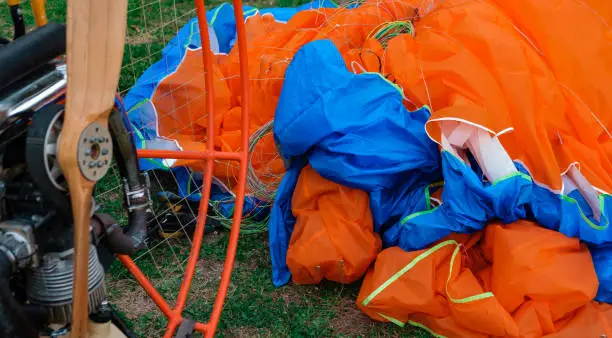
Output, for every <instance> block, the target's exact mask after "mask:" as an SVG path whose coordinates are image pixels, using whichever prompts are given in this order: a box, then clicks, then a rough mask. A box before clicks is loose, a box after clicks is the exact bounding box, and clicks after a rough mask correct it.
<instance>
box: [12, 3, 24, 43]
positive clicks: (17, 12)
mask: <svg viewBox="0 0 612 338" xmlns="http://www.w3.org/2000/svg"><path fill="white" fill-rule="evenodd" d="M9 7H10V11H11V18H12V19H13V27H14V28H15V36H14V39H17V38H18V37H21V36H23V35H24V34H25V22H24V21H23V12H22V11H21V6H20V5H19V4H17V5H12V6H9Z"/></svg>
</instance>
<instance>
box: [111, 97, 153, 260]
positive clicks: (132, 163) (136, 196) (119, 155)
mask: <svg viewBox="0 0 612 338" xmlns="http://www.w3.org/2000/svg"><path fill="white" fill-rule="evenodd" d="M108 124H109V130H110V133H111V135H112V139H113V149H114V152H113V154H114V158H115V162H116V163H117V168H118V169H119V174H120V175H121V177H123V178H125V180H126V183H127V184H126V187H125V189H126V199H125V204H126V206H127V207H128V225H127V227H125V229H124V230H123V233H124V234H125V236H127V237H129V239H130V241H131V247H130V248H129V251H124V252H125V253H126V254H132V253H134V252H136V251H138V250H139V249H140V248H142V246H143V244H144V241H145V239H146V238H147V221H148V219H149V213H150V205H151V197H150V196H151V195H150V192H149V184H148V182H147V181H146V177H145V176H143V175H142V174H141V172H140V166H139V164H138V158H137V157H136V147H135V146H134V142H133V139H132V136H131V135H130V133H129V132H128V130H127V128H126V126H125V123H124V121H123V115H122V112H121V111H120V110H119V109H113V111H112V112H111V114H110V117H109V122H108ZM118 238H119V237H117V240H118ZM124 248H125V249H128V248H127V247H124Z"/></svg>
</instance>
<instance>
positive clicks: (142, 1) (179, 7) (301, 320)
mask: <svg viewBox="0 0 612 338" xmlns="http://www.w3.org/2000/svg"><path fill="white" fill-rule="evenodd" d="M219 3H220V2H219V1H218V0H214V1H213V2H208V7H214V6H216V5H218V4H219ZM249 4H251V5H254V6H257V7H269V6H271V5H273V4H274V3H273V0H256V1H250V2H249ZM22 6H23V8H24V13H25V16H26V23H27V24H28V26H29V27H32V25H33V20H32V17H31V12H30V10H29V3H28V2H24V3H23V4H22ZM65 9H66V7H65V1H64V0H48V2H47V14H48V16H49V19H50V20H52V21H58V22H62V21H64V20H65ZM193 16H194V13H193V2H192V1H191V0H154V1H151V0H130V1H129V7H128V17H129V18H128V37H127V41H126V47H125V57H124V67H123V69H122V73H121V80H120V90H121V91H122V92H125V91H126V90H128V89H129V88H130V87H131V86H132V85H133V83H134V81H135V80H136V79H137V78H138V76H140V74H142V72H143V71H144V70H145V69H147V68H148V67H149V66H150V65H151V64H152V63H153V62H155V61H157V60H158V59H159V57H160V54H161V50H162V48H163V47H164V46H165V44H166V43H167V42H168V41H169V40H170V39H171V38H172V37H173V36H174V34H175V32H176V31H177V29H178V28H180V27H181V26H182V25H184V24H185V23H186V22H187V21H189V19H191V18H192V17H193ZM10 35H11V21H10V17H9V12H8V9H7V5H6V1H3V0H0V36H10ZM92 43H95V42H92ZM157 177H158V176H157V174H156V175H155V178H156V179H155V180H154V182H153V183H154V185H155V184H157V185H158V186H159V185H163V186H164V188H167V189H172V180H170V181H169V184H168V181H163V180H161V181H160V180H158V179H157ZM162 182H164V183H162ZM96 192H97V199H98V202H100V203H102V204H103V206H104V209H105V210H106V211H108V212H110V213H112V214H114V215H115V216H116V217H117V218H118V219H120V220H123V221H124V220H125V212H124V211H123V207H122V205H121V196H122V192H121V184H120V181H119V179H118V176H117V175H116V173H115V172H114V171H111V172H110V173H109V175H107V177H105V179H104V180H103V181H101V182H100V183H98V186H97V188H96ZM156 208H157V210H156V211H157V213H158V214H159V213H161V212H162V211H163V209H164V206H162V205H157V206H156ZM189 244H190V242H189V238H188V237H183V238H178V239H156V240H151V241H150V242H149V243H148V246H147V248H146V250H143V252H141V253H139V254H138V255H137V258H136V261H137V264H138V265H139V267H140V268H141V269H142V271H143V272H144V273H145V274H146V275H147V276H148V277H149V279H150V280H151V281H152V282H153V284H154V285H155V286H156V288H157V289H158V290H159V292H160V293H161V294H162V295H163V296H164V297H165V298H166V300H168V301H169V302H170V305H173V302H172V300H173V299H175V297H176V294H177V291H178V288H179V286H180V282H181V280H182V272H183V267H184V265H185V264H184V262H185V261H186V259H187V257H188V255H189V248H190V245H189ZM226 244H227V232H224V231H217V232H213V233H210V234H207V235H206V236H205V242H204V244H203V248H202V250H201V253H200V257H201V259H200V260H199V262H198V265H197V269H196V275H195V279H194V282H193V284H192V289H191V293H190V297H189V301H188V305H187V308H186V310H185V313H184V314H185V315H186V316H189V317H191V318H193V319H195V320H199V321H206V320H207V318H208V315H209V313H210V311H211V309H212V302H213V301H214V296H215V295H216V290H217V287H218V282H219V279H220V274H221V271H222V267H223V260H224V257H225V248H226ZM267 246H268V243H267V234H265V233H262V234H256V235H242V236H241V238H240V241H239V247H238V252H237V261H236V265H235V269H234V273H233V275H232V282H231V286H230V289H229V293H228V296H227V300H226V305H225V308H224V311H223V314H222V318H221V323H220V325H219V329H218V334H219V335H220V336H231V337H252V336H272V337H284V336H291V337H294V336H295V337H323V336H325V337H328V336H406V337H429V335H428V334H427V333H425V332H424V331H420V330H418V329H412V328H399V327H396V326H394V325H392V324H383V323H376V322H373V321H371V320H370V319H369V318H368V317H367V316H365V315H364V314H363V313H361V312H360V311H359V310H358V309H357V308H356V307H355V304H354V303H355V299H356V297H357V293H358V291H359V284H360V283H356V284H353V285H340V284H335V283H322V284H321V285H316V286H297V285H288V286H285V287H282V288H274V286H273V285H272V282H271V266H270V258H269V254H268V250H267ZM107 280H108V291H109V298H110V300H111V302H112V303H113V304H114V305H115V307H116V308H117V309H118V310H119V312H120V313H121V315H122V316H123V317H124V318H126V319H127V322H128V324H129V325H130V326H131V327H132V328H133V329H134V330H135V331H136V332H137V333H138V334H139V336H141V337H160V336H161V334H162V332H163V329H164V327H165V324H166V321H165V318H164V316H163V315H162V314H161V313H160V312H159V311H158V310H157V308H156V307H155V305H154V304H153V302H152V301H151V300H150V299H149V298H148V296H147V295H146V294H145V293H144V291H143V290H142V289H141V288H140V287H139V285H138V284H137V283H136V282H135V280H134V279H133V278H131V277H130V275H129V274H128V273H127V271H126V270H125V269H124V268H123V267H122V266H121V265H120V264H119V263H118V262H114V263H113V265H112V266H111V268H110V270H109V272H108V274H107Z"/></svg>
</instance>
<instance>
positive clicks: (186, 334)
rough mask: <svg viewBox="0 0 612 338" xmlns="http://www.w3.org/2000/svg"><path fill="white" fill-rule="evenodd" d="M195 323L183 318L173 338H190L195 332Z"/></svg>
mask: <svg viewBox="0 0 612 338" xmlns="http://www.w3.org/2000/svg"><path fill="white" fill-rule="evenodd" d="M195 323H196V322H195V321H194V320H193V319H191V318H183V321H182V322H181V325H179V327H178V329H176V334H175V335H174V338H191V336H192V335H193V331H194V330H195Z"/></svg>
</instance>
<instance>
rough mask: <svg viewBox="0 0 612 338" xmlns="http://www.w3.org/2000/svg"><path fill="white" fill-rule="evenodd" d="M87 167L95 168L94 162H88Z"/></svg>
mask: <svg viewBox="0 0 612 338" xmlns="http://www.w3.org/2000/svg"><path fill="white" fill-rule="evenodd" d="M88 166H89V168H93V167H95V166H96V162H94V161H90V162H89V164H88Z"/></svg>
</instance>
